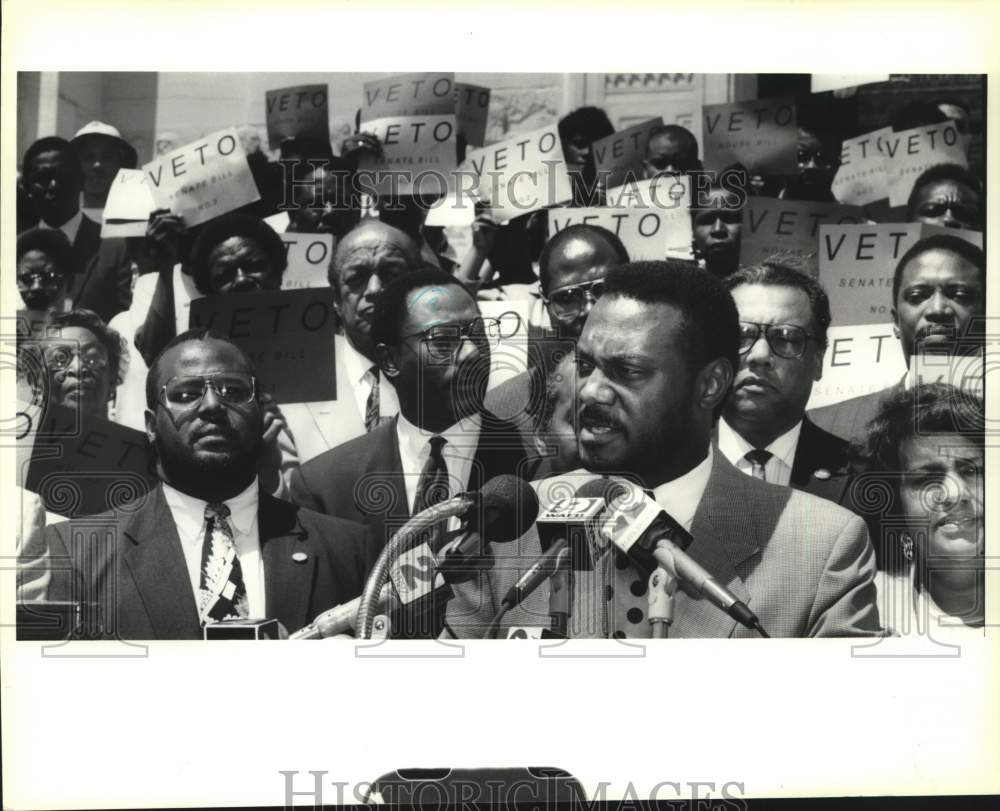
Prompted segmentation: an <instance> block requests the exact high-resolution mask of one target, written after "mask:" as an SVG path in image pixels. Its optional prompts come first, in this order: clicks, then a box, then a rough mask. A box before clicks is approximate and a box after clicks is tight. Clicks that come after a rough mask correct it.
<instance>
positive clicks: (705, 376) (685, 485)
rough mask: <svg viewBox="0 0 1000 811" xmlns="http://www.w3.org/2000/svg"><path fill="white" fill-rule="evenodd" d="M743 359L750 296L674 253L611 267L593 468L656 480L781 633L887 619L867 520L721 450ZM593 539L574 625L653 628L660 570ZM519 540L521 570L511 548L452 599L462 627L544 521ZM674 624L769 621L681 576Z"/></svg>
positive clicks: (588, 327)
mask: <svg viewBox="0 0 1000 811" xmlns="http://www.w3.org/2000/svg"><path fill="white" fill-rule="evenodd" d="M738 357H739V318H738V315H737V312H736V306H735V304H734V303H733V300H732V298H731V297H730V295H729V293H728V291H727V290H726V289H725V287H724V286H723V285H722V283H721V282H720V281H719V280H718V279H716V278H715V277H714V276H713V275H712V274H710V273H708V272H707V271H705V270H702V269H699V268H690V267H682V266H677V267H668V266H667V265H666V263H664V262H633V263H630V264H627V265H624V266H622V267H620V268H616V269H614V270H612V271H611V272H610V273H609V274H608V275H607V277H606V278H605V284H604V294H603V295H602V296H601V298H600V300H599V301H598V302H597V304H595V305H594V308H593V310H592V311H591V313H590V315H589V317H588V318H587V323H586V324H585V325H584V328H583V333H582V334H581V336H580V341H579V344H578V346H577V356H576V363H577V376H578V383H577V386H578V388H577V408H578V415H579V440H580V457H581V461H582V463H583V465H584V467H585V468H586V470H587V471H589V472H590V473H591V474H607V475H611V476H624V477H627V478H629V479H630V480H632V481H633V482H636V483H637V484H638V485H639V487H640V488H642V489H643V490H645V491H646V493H647V497H648V498H651V499H652V500H653V501H655V503H656V505H657V506H659V507H660V508H662V510H663V511H664V512H665V513H666V514H667V515H668V516H669V519H667V520H668V521H670V522H672V524H673V526H674V528H675V530H674V532H675V534H674V537H676V538H677V539H678V541H682V539H683V537H684V534H685V533H687V534H689V535H690V536H691V538H692V541H691V543H690V544H689V545H688V547H687V552H688V554H689V555H690V556H691V557H692V558H694V559H695V560H696V561H697V562H698V563H700V564H701V565H702V567H704V568H705V569H706V570H707V571H708V572H709V573H710V574H711V575H712V576H713V577H714V578H715V580H716V581H717V582H718V583H719V584H721V585H723V586H725V587H726V588H728V589H729V591H730V592H731V593H733V594H734V595H735V596H736V597H737V598H738V599H740V600H742V601H743V602H744V603H746V604H747V605H749V606H751V607H752V609H753V611H754V612H755V614H756V615H757V617H758V618H759V619H760V621H761V624H762V625H763V627H764V628H765V629H766V631H767V632H768V633H769V634H770V635H771V636H786V637H813V636H855V635H869V634H874V633H877V632H878V628H879V624H878V615H877V611H876V608H875V587H874V582H873V578H874V574H875V561H874V554H873V551H872V547H871V544H870V543H869V540H868V534H867V531H866V529H865V525H864V522H863V521H862V520H861V519H860V518H858V517H857V516H855V515H853V514H852V513H850V512H848V511H847V510H844V509H843V508H841V507H839V506H837V505H835V504H832V503H831V502H829V501H826V500H824V499H820V498H817V497H815V496H812V495H810V494H808V493H803V492H800V491H797V490H792V489H790V488H787V487H778V486H775V485H773V484H769V483H767V482H763V481H760V480H758V479H756V478H753V477H751V476H746V475H744V474H742V473H740V472H739V470H737V469H736V468H735V467H733V465H731V464H730V463H729V461H728V460H726V458H725V457H724V456H723V455H722V454H720V453H717V452H715V451H713V449H712V444H711V433H712V427H713V424H714V423H715V421H716V419H717V417H718V415H719V412H720V411H721V409H722V408H723V406H724V403H725V400H726V396H727V395H728V393H729V389H730V386H731V384H732V380H733V373H734V369H735V368H736V367H737V362H738ZM581 475H585V474H583V472H582V471H581V472H578V473H573V474H567V477H566V478H565V483H566V485H567V486H564V487H557V486H555V485H556V484H557V482H558V480H544V481H541V482H539V483H538V492H539V498H540V500H541V501H542V502H543V507H545V506H547V505H546V504H545V502H546V501H547V500H551V499H552V498H553V496H551V495H549V494H552V493H555V494H560V495H562V496H565V495H567V494H568V493H572V492H573V491H574V490H575V489H576V487H575V486H574V483H575V484H579V482H580V478H581ZM592 477H593V476H591V478H592ZM571 482H572V483H571ZM621 529H622V528H621V527H616V528H615V530H613V532H615V533H618V532H620V531H621ZM615 537H617V538H619V539H621V537H622V536H620V535H617V534H616V535H615ZM592 549H594V552H593V557H594V561H593V569H592V570H584V571H578V572H576V577H575V585H574V587H573V593H574V597H573V600H572V601H571V609H570V612H569V629H570V630H569V635H570V636H584V637H650V636H651V635H652V634H651V630H650V623H649V621H648V616H647V613H648V603H647V588H648V586H647V584H648V582H649V572H643V571H640V568H639V566H637V565H636V564H635V563H633V562H632V560H631V559H630V558H628V557H627V556H624V555H623V554H621V553H620V552H619V551H618V549H617V547H615V546H614V545H611V544H609V545H607V546H605V547H604V548H603V549H601V548H599V547H598V548H594V547H592ZM517 551H518V554H519V555H520V556H521V557H520V558H519V563H520V564H521V568H520V569H518V568H517V567H512V566H510V565H509V564H508V565H506V566H501V565H499V563H500V562H499V561H498V565H497V566H495V567H494V568H493V570H492V571H491V572H489V573H488V578H489V584H488V587H487V588H483V589H480V590H479V591H478V593H476V594H469V595H465V599H463V600H462V601H461V602H459V601H456V600H453V601H452V603H451V604H449V622H451V621H452V619H453V620H454V623H453V627H454V625H459V627H461V629H462V631H463V632H464V633H465V634H466V635H469V636H475V635H477V634H478V635H482V632H483V629H484V628H485V626H486V624H487V623H488V622H489V618H493V617H495V612H496V611H497V609H498V608H499V606H498V604H497V600H496V598H495V595H503V594H505V593H507V589H508V588H509V587H510V586H511V585H512V584H513V583H514V582H515V581H516V580H517V578H518V577H519V576H520V575H521V574H522V573H523V571H524V570H525V569H526V568H527V567H528V565H530V562H531V561H533V560H535V559H536V556H537V555H538V554H540V552H541V549H540V544H539V542H538V538H537V537H536V536H534V534H533V531H532V532H529V533H527V534H525V536H524V537H523V538H522V539H521V540H520V542H519V547H518V550H517ZM548 604H549V588H548V586H547V585H543V586H542V587H541V588H539V589H538V591H536V592H535V593H534V594H533V595H532V596H531V597H529V598H528V599H526V600H525V601H524V603H523V605H522V606H521V607H520V608H518V609H514V610H512V611H510V612H509V613H508V614H507V616H506V618H505V620H503V621H502V622H501V624H500V630H501V633H502V632H503V630H504V629H509V628H510V627H512V626H518V625H538V624H539V619H540V618H541V617H544V618H545V620H547V619H548ZM463 616H464V617H465V618H466V619H465V620H464V622H463V621H462V620H461V618H462V617H463ZM545 620H543V622H544V621H545ZM670 635H671V636H678V637H698V638H705V637H714V638H725V637H730V636H748V635H749V636H752V635H754V632H752V631H748V630H746V629H744V628H743V627H742V626H737V625H736V621H735V620H734V619H732V618H731V617H730V616H729V615H728V614H726V613H725V612H722V611H720V610H719V609H717V608H716V607H715V606H714V605H712V604H711V603H710V602H708V601H707V600H705V599H696V598H694V597H693V596H692V595H690V594H689V593H687V591H685V590H680V591H678V592H677V593H676V595H675V596H674V606H673V624H672V626H671V627H670Z"/></svg>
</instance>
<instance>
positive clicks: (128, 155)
mask: <svg viewBox="0 0 1000 811" xmlns="http://www.w3.org/2000/svg"><path fill="white" fill-rule="evenodd" d="M93 137H100V138H110V139H111V140H113V141H114V142H115V143H117V144H118V146H119V148H120V149H121V150H122V153H123V157H124V160H125V168H126V169H134V168H135V167H136V166H137V165H138V163H139V155H138V154H137V153H136V151H135V149H133V147H132V145H131V144H130V143H129V142H128V141H126V140H125V139H124V138H122V135H121V133H120V132H118V129H117V128H116V127H112V126H111V125H110V124H105V123H104V122H103V121H91V122H90V123H89V124H86V125H84V126H83V127H81V128H80V130H79V131H78V132H77V133H76V135H74V136H73V140H72V141H70V143H72V144H76V143H77V142H79V141H81V140H82V139H84V138H93Z"/></svg>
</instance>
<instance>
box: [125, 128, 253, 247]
mask: <svg viewBox="0 0 1000 811" xmlns="http://www.w3.org/2000/svg"><path fill="white" fill-rule="evenodd" d="M142 171H143V172H144V173H145V175H146V184H147V186H148V188H149V191H150V192H151V194H152V195H153V201H154V202H155V203H156V207H157V208H169V209H170V211H171V212H173V213H174V214H180V215H181V217H183V218H184V225H186V226H187V227H188V228H190V227H191V226H192V225H200V224H201V223H203V222H208V221H209V220H211V219H213V218H214V217H218V216H219V215H221V214H226V213H228V212H230V211H235V210H236V209H238V208H242V207H243V206H245V205H247V204H249V203H254V202H256V201H257V200H259V199H260V193H259V192H258V191H257V184H256V183H255V182H254V179H253V175H252V174H251V173H250V165H249V164H248V163H247V156H246V153H245V152H244V151H243V147H242V146H241V145H240V139H239V136H238V135H237V134H236V130H235V128H233V127H230V128H229V129H225V130H219V131H218V132H214V133H212V134H211V135H206V136H205V137H204V138H199V139H198V140H197V141H194V142H192V143H190V144H187V145H186V146H182V147H181V148H180V149H175V150H173V151H172V152H168V153H166V154H165V155H161V156H160V157H158V158H155V159H154V160H152V161H150V162H149V163H147V164H145V165H144V166H143V167H142Z"/></svg>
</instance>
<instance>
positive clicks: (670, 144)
mask: <svg viewBox="0 0 1000 811" xmlns="http://www.w3.org/2000/svg"><path fill="white" fill-rule="evenodd" d="M642 165H643V168H644V173H645V175H646V178H647V179H649V178H654V177H659V176H660V175H670V174H683V173H684V172H690V171H692V170H693V169H700V168H701V161H700V160H698V141H697V139H696V138H695V137H694V134H693V133H692V132H691V131H690V130H688V129H685V128H684V127H681V126H678V125H677V124H667V125H665V126H662V127H656V128H655V129H653V130H651V131H650V133H649V140H648V141H647V142H646V157H645V158H644V159H643V161H642Z"/></svg>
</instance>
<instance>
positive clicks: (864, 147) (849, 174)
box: [830, 127, 892, 206]
mask: <svg viewBox="0 0 1000 811" xmlns="http://www.w3.org/2000/svg"><path fill="white" fill-rule="evenodd" d="M891 135H892V127H883V128H882V129H880V130H875V131H874V132H868V133H865V134H864V135H859V136H858V137H857V138H848V139H847V140H846V141H844V142H843V143H842V144H841V146H840V166H839V167H838V168H837V174H836V175H835V176H834V178H833V183H832V184H831V186H830V190H831V191H832V192H833V196H834V197H836V198H837V201H838V202H841V203H844V204H846V205H852V206H863V205H866V204H868V203H873V202H875V201H876V200H884V199H886V198H887V197H888V196H889V181H888V179H887V177H886V173H885V155H884V151H883V150H884V139H885V138H886V137H887V136H891Z"/></svg>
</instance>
